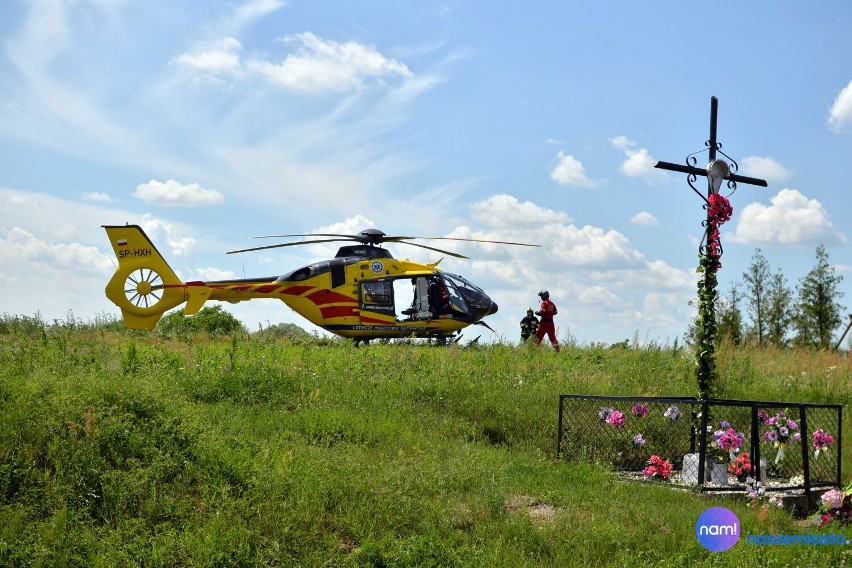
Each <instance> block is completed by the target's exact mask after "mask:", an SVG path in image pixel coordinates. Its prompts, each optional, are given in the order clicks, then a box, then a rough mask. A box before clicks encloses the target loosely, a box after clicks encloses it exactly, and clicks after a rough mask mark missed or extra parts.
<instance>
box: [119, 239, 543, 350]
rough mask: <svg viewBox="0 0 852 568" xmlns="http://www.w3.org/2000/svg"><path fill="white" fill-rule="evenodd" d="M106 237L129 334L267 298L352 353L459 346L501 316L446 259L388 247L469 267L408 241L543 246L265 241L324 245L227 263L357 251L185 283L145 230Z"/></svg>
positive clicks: (373, 241) (456, 255)
mask: <svg viewBox="0 0 852 568" xmlns="http://www.w3.org/2000/svg"><path fill="white" fill-rule="evenodd" d="M104 229H106V232H107V236H108V237H109V240H110V244H111V245H112V248H113V251H114V252H115V256H116V258H118V268H117V270H116V272H115V274H113V276H112V278H111V279H110V281H109V283H108V284H107V286H106V296H107V298H109V299H110V300H111V301H112V302H113V303H114V304H115V305H116V306H118V307H119V308H120V309H121V313H122V316H123V317H124V323H125V325H126V326H127V327H129V328H133V329H145V330H151V329H154V327H155V326H156V325H157V322H158V321H159V320H160V317H162V315H163V313H165V312H166V311H167V310H170V309H172V308H174V307H177V306H179V305H180V304H182V303H184V302H186V307H185V308H184V315H187V316H191V315H195V314H197V313H198V312H199V311H200V310H201V308H202V306H203V305H204V303H205V302H206V301H207V300H218V301H224V302H232V303H236V302H243V301H247V300H256V299H261V298H263V299H273V300H280V301H282V302H284V303H285V304H287V305H288V306H289V307H290V308H292V309H293V310H294V311H295V312H296V313H298V314H299V315H301V316H302V317H304V318H305V319H307V320H308V321H310V322H311V323H313V324H314V325H317V326H318V327H321V328H323V329H325V330H327V331H329V332H331V333H333V334H336V335H340V336H342V337H348V338H353V339H355V341H356V343H357V342H365V343H366V342H368V341H369V340H371V339H377V338H428V339H434V340H437V341H439V342H447V341H448V340H449V341H451V342H456V341H458V339H459V338H460V337H461V330H462V329H464V328H466V327H467V326H469V325H474V324H476V325H482V326H484V327H486V328H488V329H491V328H490V327H489V326H488V324H486V323H485V322H483V321H482V319H483V318H485V317H486V316H489V315H492V314H494V313H496V312H497V304H496V303H495V302H494V301H493V300H492V299H491V298H489V297H488V295H487V294H486V293H485V292H484V291H483V290H482V289H481V288H479V287H478V286H476V285H475V284H473V283H471V282H470V281H469V280H466V279H465V278H463V277H462V276H459V275H457V274H451V273H449V272H444V271H441V270H439V269H438V268H437V266H438V264H439V263H440V262H441V260H442V259H441V260H438V261H437V262H433V263H429V264H420V263H417V262H411V261H409V260H400V259H397V258H394V257H393V255H392V254H391V253H390V252H389V251H388V250H386V249H384V248H382V247H381V246H380V245H381V244H382V243H386V242H391V243H403V244H408V245H412V246H417V247H420V248H424V249H429V250H432V251H436V252H440V253H442V254H447V255H450V256H454V257H457V258H468V257H466V256H464V255H461V254H458V253H455V252H450V251H446V250H441V249H438V248H434V247H431V246H427V245H423V244H419V243H414V242H410V241H412V240H414V239H424V240H454V241H470V242H482V243H497V244H506V245H517V246H539V245H532V244H527V243H513V242H506V241H489V240H480V239H462V238H454V237H405V236H388V235H386V234H385V233H384V232H382V231H380V230H378V229H367V230H365V231H361V232H360V233H358V234H357V235H341V234H301V235H267V236H265V237H258V238H294V237H324V238H321V239H311V240H301V241H296V242H288V243H280V244H273V245H266V246H259V247H253V248H246V249H241V250H233V251H229V252H228V254H234V253H242V252H249V251H257V250H266V249H272V248H278V247H287V246H297V245H306V244H313V243H327V242H335V241H343V242H350V243H355V244H350V245H346V246H341V247H340V249H339V250H338V251H337V254H336V255H335V257H334V258H332V259H330V260H323V261H320V262H315V263H313V264H309V265H307V266H303V267H301V268H299V269H296V270H293V271H292V272H288V273H287V274H284V275H282V276H270V277H267V278H249V279H242V280H219V281H211V282H200V281H193V282H181V280H180V278H178V277H177V275H175V273H174V271H173V270H172V269H171V268H170V267H169V265H168V263H167V262H166V260H165V259H164V258H163V257H162V255H160V253H159V251H158V250H157V248H156V247H155V246H154V244H153V243H152V242H151V240H150V239H149V238H148V236H147V235H146V234H145V232H144V231H143V230H142V228H141V227H139V226H138V225H115V226H113V225H104ZM492 331H493V330H492Z"/></svg>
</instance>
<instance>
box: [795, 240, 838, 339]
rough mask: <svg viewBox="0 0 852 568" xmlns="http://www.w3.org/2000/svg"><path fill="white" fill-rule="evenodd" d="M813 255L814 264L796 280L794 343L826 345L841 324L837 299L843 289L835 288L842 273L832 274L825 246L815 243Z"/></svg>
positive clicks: (832, 270)
mask: <svg viewBox="0 0 852 568" xmlns="http://www.w3.org/2000/svg"><path fill="white" fill-rule="evenodd" d="M816 259H817V263H816V266H814V267H813V268H812V269H811V271H810V272H808V275H807V276H805V277H804V278H802V279H801V280H799V286H798V287H797V291H798V302H797V303H796V307H795V317H794V326H795V328H796V332H797V336H796V343H797V344H799V345H808V346H813V347H820V348H823V349H828V348H830V347H831V346H832V344H831V338H832V335H833V333H834V330H835V329H836V328H837V327H838V326H839V325H840V322H841V319H840V314H841V312H842V311H843V310H844V307H843V306H841V305H840V303H839V300H840V298H842V297H843V292H842V291H840V290H838V285H839V284H840V282H841V281H842V280H843V277H842V276H838V275H837V274H835V271H834V267H833V266H830V265H829V264H828V253H827V252H826V251H825V247H824V246H822V245H819V246H818V247H817V249H816Z"/></svg>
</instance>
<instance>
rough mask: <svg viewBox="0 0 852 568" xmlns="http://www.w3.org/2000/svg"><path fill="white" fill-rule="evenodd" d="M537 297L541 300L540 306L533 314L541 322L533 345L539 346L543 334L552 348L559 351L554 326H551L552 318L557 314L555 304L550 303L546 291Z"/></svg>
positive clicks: (548, 294) (548, 293)
mask: <svg viewBox="0 0 852 568" xmlns="http://www.w3.org/2000/svg"><path fill="white" fill-rule="evenodd" d="M538 297H539V298H541V306H540V307H539V310H538V311H537V312H536V313H535V314H536V315H537V316H539V317H541V321H540V322H539V323H538V329H537V330H536V332H535V343H536V345H539V344H540V343H541V340H542V339H543V338H544V336H545V334H547V338H548V339H550V343H552V344H553V348H554V349H556V350H557V351H559V341H557V340H556V326H555V325H553V316H555V315H556V314H557V313H558V312H557V311H556V304H554V303H553V302H551V301H550V292H548V291H547V290H542V291H541V292H539V293H538Z"/></svg>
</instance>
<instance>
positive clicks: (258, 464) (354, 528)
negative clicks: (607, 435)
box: [0, 317, 852, 566]
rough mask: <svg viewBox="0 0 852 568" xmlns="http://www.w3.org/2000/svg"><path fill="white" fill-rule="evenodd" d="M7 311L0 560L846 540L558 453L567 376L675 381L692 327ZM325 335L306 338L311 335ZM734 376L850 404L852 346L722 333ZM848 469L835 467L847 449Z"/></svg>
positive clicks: (232, 559)
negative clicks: (220, 327)
mask: <svg viewBox="0 0 852 568" xmlns="http://www.w3.org/2000/svg"><path fill="white" fill-rule="evenodd" d="M9 319H10V318H8V317H7V318H6V321H4V322H2V325H0V565H4V566H29V565H51V566H54V565H55V566H137V565H146V566H174V565H187V566H276V565H283V566H292V565H304V566H320V565H352V566H356V565H373V566H409V565H410V566H415V565H416V566H421V565H426V566H429V565H432V566H454V565H458V566H487V565H506V566H541V565H610V564H625V565H645V564H648V565H652V564H659V563H663V562H665V563H667V564H671V565H674V566H687V565H690V566H692V565H715V564H725V565H728V564H737V565H740V566H765V565H813V566H823V565H827V563H832V564H834V565H843V564H844V563H845V564H847V565H848V564H849V563H850V560H852V556H850V554H852V552H851V551H852V547H838V548H827V547H815V546H812V547H805V546H798V547H770V546H764V547H760V546H755V545H747V544H746V543H745V542H744V540H745V539H744V538H743V539H741V542H740V543H739V544H738V545H737V546H735V547H734V548H733V549H732V550H730V551H727V552H725V553H721V554H712V553H709V552H708V551H706V550H704V549H703V548H702V547H701V546H700V545H699V544H698V542H697V539H696V538H695V536H694V535H695V521H696V519H697V518H698V516H699V515H700V514H701V512H703V511H704V510H705V509H706V508H708V507H710V506H713V505H724V506H726V507H729V508H731V509H732V510H733V511H735V513H736V514H737V515H738V516H739V518H740V521H741V523H742V526H743V528H744V530H745V531H749V532H754V533H773V532H777V533H782V534H785V533H786V534H800V533H803V532H807V531H808V530H813V531H815V529H813V528H812V527H810V526H806V525H803V524H801V522H800V521H798V520H796V519H793V518H792V517H791V516H790V515H789V514H788V513H786V512H783V511H778V510H770V511H764V510H761V509H757V508H750V507H747V506H746V503H745V502H743V501H738V500H731V499H724V498H721V497H708V496H702V495H697V494H694V493H689V492H680V491H675V490H672V489H669V488H666V487H660V486H650V485H644V484H638V483H630V482H623V481H619V478H618V477H616V476H615V475H614V474H613V473H612V472H610V471H607V470H606V469H605V468H602V467H600V466H597V465H593V464H588V463H583V462H581V461H570V460H558V459H556V457H555V449H556V447H555V446H556V440H555V435H556V412H557V404H558V395H559V394H560V393H585V394H610V395H650V396H684V395H694V394H695V391H696V387H695V384H694V383H695V381H694V378H693V358H692V356H691V354H689V353H687V352H686V351H683V350H678V349H667V348H657V347H652V348H647V349H632V348H629V347H627V346H619V347H616V348H605V347H603V346H589V347H582V348H573V349H565V350H563V352H562V353H558V354H557V353H555V352H553V351H552V350H550V349H548V348H541V349H536V348H534V347H531V346H521V347H516V346H510V345H488V346H485V345H483V346H471V347H468V348H462V347H459V346H454V347H449V348H434V347H430V346H422V345H404V344H403V345H382V344H377V345H370V346H368V347H366V348H364V347H362V348H354V347H353V346H352V345H351V344H350V343H348V342H342V341H341V342H338V341H322V342H311V341H300V342H296V343H290V342H285V341H282V340H276V339H274V338H270V337H252V336H247V335H245V334H241V335H239V336H235V337H233V338H223V339H216V340H209V339H204V338H200V337H197V338H182V339H179V340H168V339H163V338H160V337H153V336H149V335H147V334H128V333H124V332H117V331H112V330H111V329H110V328H107V329H106V330H105V329H103V328H102V327H99V326H85V325H76V323H77V322H75V325H73V326H71V325H38V322H37V321H14V322H9V321H8V320H9ZM320 343H321V344H320ZM717 355H718V357H719V365H720V381H721V383H722V391H723V393H724V395H725V396H728V397H731V398H756V399H761V400H781V401H785V400H790V401H805V402H832V403H842V404H844V405H845V408H844V410H845V412H844V424H845V427H844V434H845V436H844V440H843V444H844V448H843V453H844V455H845V456H847V461H848V456H850V455H852V454H850V451H852V447H850V442H849V440H850V439H852V436H850V435H849V434H850V428H849V424H850V423H849V420H850V418H849V416H850V415H849V412H848V405H849V396H850V395H849V389H848V384H849V379H850V376H852V370H850V365H849V361H848V359H845V358H841V357H839V356H837V355H836V354H828V353H817V352H794V353H793V352H785V351H773V350H768V349H760V348H747V349H743V348H739V349H734V348H732V347H730V346H720V348H719V350H718V352H717ZM844 475H845V477H846V480H847V481H848V479H849V468H848V467H846V468H845V471H844Z"/></svg>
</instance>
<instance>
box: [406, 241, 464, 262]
mask: <svg viewBox="0 0 852 568" xmlns="http://www.w3.org/2000/svg"><path fill="white" fill-rule="evenodd" d="M397 242H399V243H400V244H403V245H411V246H413V247H420V248H424V249H429V250H433V251H435V252H439V253H441V254H448V255H450V256H454V257H456V258H468V259H469V258H470V257H467V256H465V255H463V254H459V253H457V252H450V251H448V250H443V249H439V248H435V247H430V246H426V245H421V244H418V243H412V242H409V241H397Z"/></svg>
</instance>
